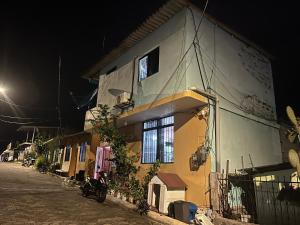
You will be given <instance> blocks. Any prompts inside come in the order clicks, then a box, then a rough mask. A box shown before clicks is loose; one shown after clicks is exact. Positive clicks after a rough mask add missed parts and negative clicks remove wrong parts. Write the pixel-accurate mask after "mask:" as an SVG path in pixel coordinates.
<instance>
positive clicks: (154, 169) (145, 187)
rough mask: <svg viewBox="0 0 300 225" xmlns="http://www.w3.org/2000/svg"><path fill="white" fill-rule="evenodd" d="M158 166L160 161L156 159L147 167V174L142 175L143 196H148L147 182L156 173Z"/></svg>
mask: <svg viewBox="0 0 300 225" xmlns="http://www.w3.org/2000/svg"><path fill="white" fill-rule="evenodd" d="M159 167H160V161H159V160H156V162H155V163H154V164H153V165H152V166H151V167H150V168H149V170H148V172H147V175H146V176H145V177H144V183H143V188H144V198H145V199H147V198H148V184H149V182H150V181H151V179H152V178H153V177H154V176H155V175H156V173H157V171H158V170H159Z"/></svg>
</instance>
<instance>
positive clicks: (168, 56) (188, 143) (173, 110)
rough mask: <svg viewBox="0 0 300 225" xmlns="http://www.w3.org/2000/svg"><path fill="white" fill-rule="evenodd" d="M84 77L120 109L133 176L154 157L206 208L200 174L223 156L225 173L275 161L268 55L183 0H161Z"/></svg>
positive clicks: (220, 165) (204, 179)
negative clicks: (96, 81) (132, 159)
mask: <svg viewBox="0 0 300 225" xmlns="http://www.w3.org/2000/svg"><path fill="white" fill-rule="evenodd" d="M196 30H198V32H197V35H195V31H196ZM85 78H87V79H99V89H98V100H97V104H107V105H108V106H110V107H111V108H112V109H113V111H114V112H115V113H117V114H119V118H118V121H117V122H118V126H119V127H120V130H121V132H123V133H124V134H125V135H126V136H127V141H128V148H129V149H130V150H131V151H132V152H134V153H136V154H139V155H140V156H141V159H140V162H139V163H138V166H140V168H141V169H140V171H139V173H138V176H139V177H140V178H142V177H143V176H144V175H145V173H146V170H147V169H148V168H149V167H150V166H151V165H152V163H154V162H155V161H156V160H157V159H159V160H160V161H161V167H160V172H163V173H171V174H173V175H171V176H172V177H175V176H174V174H176V176H178V177H179V178H180V179H181V180H182V181H183V182H184V183H185V184H186V187H187V189H186V191H185V200H187V201H191V202H194V203H196V204H197V205H198V206H201V207H209V206H210V194H209V193H210V192H209V190H210V188H209V175H210V173H211V172H215V171H218V172H222V171H223V170H226V162H227V160H229V171H234V170H235V169H241V168H242V167H245V168H251V167H252V166H255V167H258V166H267V165H272V164H278V163H281V162H282V157H281V147H280V138H279V125H278V124H277V123H276V110H275V98H274V88H273V78H272V70H271V61H270V56H269V55H268V54H267V53H265V52H264V51H263V50H261V49H260V48H258V47H257V46H256V45H253V44H252V43H251V42H249V41H247V40H246V39H245V38H243V37H241V36H240V35H238V34H236V33H235V32H233V31H231V30H230V29H228V28H227V27H225V26H224V25H222V24H221V23H219V22H217V21H216V20H214V19H213V18H211V17H210V16H207V15H205V16H204V17H203V18H202V12H201V11H200V10H199V9H198V8H197V7H195V6H193V5H192V4H190V3H189V2H188V1H184V0H171V1H168V2H167V3H166V4H165V5H164V6H162V7H161V8H160V9H159V10H158V11H157V12H156V13H154V14H153V15H152V16H151V17H149V18H148V19H147V20H146V21H145V22H144V23H143V24H141V25H140V26H139V27H138V28H137V30H136V31H134V32H133V33H131V34H130V35H129V36H128V38H126V39H125V40H124V41H123V42H122V43H121V44H120V45H119V47H117V48H116V49H114V50H112V51H111V52H110V53H109V54H108V55H106V56H105V57H104V58H103V59H102V60H100V61H99V63H97V64H96V65H95V66H94V67H93V68H92V69H91V70H90V71H89V72H88V73H87V74H86V75H85ZM93 110H94V109H92V110H89V111H87V113H86V121H85V131H90V130H91V124H90V123H89V122H88V119H92V118H93V117H92V116H93V115H92V113H91V112H93ZM94 112H95V111H94ZM93 137H94V136H93ZM92 140H93V138H92ZM251 161H252V162H251ZM149 199H152V198H149ZM156 201H160V199H158V200H156ZM150 203H151V204H152V205H154V206H156V205H157V202H150ZM164 207H166V206H164Z"/></svg>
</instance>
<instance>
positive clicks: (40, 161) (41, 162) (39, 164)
mask: <svg viewBox="0 0 300 225" xmlns="http://www.w3.org/2000/svg"><path fill="white" fill-rule="evenodd" d="M35 167H36V168H37V169H38V170H40V169H42V168H47V167H48V163H47V161H46V159H45V157H44V156H42V155H41V156H39V157H38V158H37V159H36V161H35Z"/></svg>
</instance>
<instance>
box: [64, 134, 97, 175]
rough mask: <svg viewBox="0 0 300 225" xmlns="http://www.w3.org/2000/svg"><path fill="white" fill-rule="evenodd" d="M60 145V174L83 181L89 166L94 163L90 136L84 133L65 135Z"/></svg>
mask: <svg viewBox="0 0 300 225" xmlns="http://www.w3.org/2000/svg"><path fill="white" fill-rule="evenodd" d="M62 145H63V146H64V148H63V150H62V166H61V172H63V173H65V174H66V175H67V176H69V177H74V178H76V179H78V180H81V179H83V177H84V175H86V174H88V173H89V171H88V169H89V168H90V167H91V166H90V164H91V163H94V161H95V151H92V150H91V149H92V148H91V135H90V134H89V133H86V132H80V133H75V134H70V135H66V136H64V137H63V140H62ZM92 147H93V145H92Z"/></svg>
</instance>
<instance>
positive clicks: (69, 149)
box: [65, 145, 71, 162]
mask: <svg viewBox="0 0 300 225" xmlns="http://www.w3.org/2000/svg"><path fill="white" fill-rule="evenodd" d="M70 154H71V146H70V145H68V146H67V147H66V152H65V162H67V161H70Z"/></svg>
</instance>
